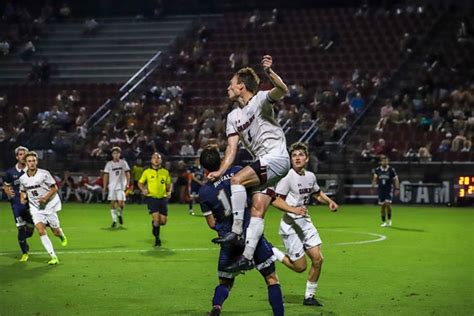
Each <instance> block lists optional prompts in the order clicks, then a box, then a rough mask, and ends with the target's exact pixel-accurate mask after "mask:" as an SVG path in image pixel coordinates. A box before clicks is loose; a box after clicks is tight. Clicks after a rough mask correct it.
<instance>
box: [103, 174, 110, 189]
mask: <svg viewBox="0 0 474 316" xmlns="http://www.w3.org/2000/svg"><path fill="white" fill-rule="evenodd" d="M102 180H103V182H104V192H105V191H107V188H108V187H109V174H108V173H107V172H104V177H103V179H102Z"/></svg>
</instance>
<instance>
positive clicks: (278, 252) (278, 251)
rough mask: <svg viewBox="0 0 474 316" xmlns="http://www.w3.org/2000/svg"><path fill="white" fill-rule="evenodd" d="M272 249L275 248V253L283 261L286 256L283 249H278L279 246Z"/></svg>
mask: <svg viewBox="0 0 474 316" xmlns="http://www.w3.org/2000/svg"><path fill="white" fill-rule="evenodd" d="M272 250H273V254H274V255H275V257H276V258H277V260H278V261H280V262H283V259H284V258H285V256H286V255H285V253H284V252H283V251H281V250H280V249H278V248H277V247H273V248H272Z"/></svg>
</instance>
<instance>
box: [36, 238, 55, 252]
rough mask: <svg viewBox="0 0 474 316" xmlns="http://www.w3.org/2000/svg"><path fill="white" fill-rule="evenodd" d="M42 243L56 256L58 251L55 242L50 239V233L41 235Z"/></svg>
mask: <svg viewBox="0 0 474 316" xmlns="http://www.w3.org/2000/svg"><path fill="white" fill-rule="evenodd" d="M40 238H41V243H43V246H44V249H46V251H47V252H48V253H49V255H50V256H51V257H56V253H55V252H54V248H53V244H52V243H51V240H49V237H48V235H43V236H40Z"/></svg>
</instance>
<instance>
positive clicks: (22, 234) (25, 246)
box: [18, 227, 30, 253]
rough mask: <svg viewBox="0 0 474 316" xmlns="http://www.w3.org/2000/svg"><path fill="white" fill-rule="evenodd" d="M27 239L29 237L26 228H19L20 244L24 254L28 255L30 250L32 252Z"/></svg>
mask: <svg viewBox="0 0 474 316" xmlns="http://www.w3.org/2000/svg"><path fill="white" fill-rule="evenodd" d="M26 238H28V237H27V233H26V229H25V227H20V228H18V244H19V245H20V248H21V252H22V253H28V250H30V247H29V246H28V243H27V242H26Z"/></svg>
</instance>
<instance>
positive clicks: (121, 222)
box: [118, 215, 123, 225]
mask: <svg viewBox="0 0 474 316" xmlns="http://www.w3.org/2000/svg"><path fill="white" fill-rule="evenodd" d="M118 219H119V223H120V225H123V217H122V215H119V216H118Z"/></svg>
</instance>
